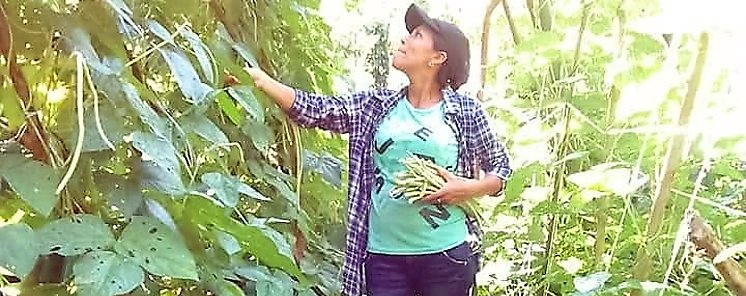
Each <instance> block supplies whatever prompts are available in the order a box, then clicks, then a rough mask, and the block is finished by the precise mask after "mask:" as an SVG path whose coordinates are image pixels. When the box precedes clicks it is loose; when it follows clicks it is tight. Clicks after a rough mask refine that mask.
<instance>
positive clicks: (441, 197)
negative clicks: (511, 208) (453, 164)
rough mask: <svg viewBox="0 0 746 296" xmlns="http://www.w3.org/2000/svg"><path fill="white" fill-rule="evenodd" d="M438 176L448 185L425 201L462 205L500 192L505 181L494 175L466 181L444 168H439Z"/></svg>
mask: <svg viewBox="0 0 746 296" xmlns="http://www.w3.org/2000/svg"><path fill="white" fill-rule="evenodd" d="M438 174H439V175H440V176H441V177H442V178H443V179H444V180H445V181H446V184H445V185H443V187H442V188H440V190H438V191H436V192H434V193H433V194H430V195H428V196H426V197H424V198H423V199H422V200H423V201H425V202H430V203H434V204H461V203H463V202H466V201H468V200H470V199H472V198H475V197H477V196H484V195H489V194H493V193H495V192H498V191H500V190H501V189H502V187H503V180H502V179H500V178H499V177H497V176H494V175H487V176H485V177H484V178H482V179H481V180H474V179H464V178H460V177H458V176H456V175H454V174H453V173H451V172H449V171H447V170H444V169H443V168H438Z"/></svg>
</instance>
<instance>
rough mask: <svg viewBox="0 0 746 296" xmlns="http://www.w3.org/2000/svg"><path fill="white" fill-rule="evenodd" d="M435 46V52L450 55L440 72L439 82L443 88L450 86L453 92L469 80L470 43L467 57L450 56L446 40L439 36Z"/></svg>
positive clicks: (436, 38)
mask: <svg viewBox="0 0 746 296" xmlns="http://www.w3.org/2000/svg"><path fill="white" fill-rule="evenodd" d="M433 46H434V48H435V50H438V51H444V52H446V54H447V55H448V57H447V58H446V61H445V62H444V63H443V66H441V68H440V70H438V82H439V83H440V85H442V86H448V87H450V88H452V89H453V90H457V89H458V88H459V87H461V86H462V85H464V83H466V81H468V80H469V50H468V43H467V50H466V54H465V55H463V54H462V55H458V54H453V55H451V54H448V52H447V51H446V48H447V46H445V40H443V38H441V37H440V35H437V34H436V35H435V40H434V44H433Z"/></svg>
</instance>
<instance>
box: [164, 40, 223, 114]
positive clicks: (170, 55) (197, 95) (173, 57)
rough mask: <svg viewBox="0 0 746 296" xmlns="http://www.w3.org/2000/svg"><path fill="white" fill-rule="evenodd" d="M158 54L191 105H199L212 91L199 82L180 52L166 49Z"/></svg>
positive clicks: (195, 72) (192, 68) (186, 59)
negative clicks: (164, 61)
mask: <svg viewBox="0 0 746 296" xmlns="http://www.w3.org/2000/svg"><path fill="white" fill-rule="evenodd" d="M160 52H161V55H162V56H163V58H164V59H165V60H166V63H167V64H168V67H169V68H171V74H173V76H174V78H175V79H176V83H177V84H178V85H179V89H181V92H182V93H183V94H184V97H186V98H187V99H188V101H190V102H192V103H200V102H201V101H202V100H203V99H205V98H206V97H207V94H208V93H210V92H211V91H212V87H210V86H209V85H207V84H205V83H204V82H202V81H201V80H200V78H199V75H197V71H195V70H194V67H192V63H191V62H189V59H188V58H187V57H186V55H185V54H184V53H183V52H181V51H177V50H174V49H168V48H165V49H160Z"/></svg>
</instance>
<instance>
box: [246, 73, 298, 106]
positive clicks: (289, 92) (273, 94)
mask: <svg viewBox="0 0 746 296" xmlns="http://www.w3.org/2000/svg"><path fill="white" fill-rule="evenodd" d="M244 71H246V73H248V74H249V76H251V79H253V80H254V85H255V86H256V87H257V88H258V89H260V90H261V91H263V92H264V93H266V94H267V95H268V96H269V97H270V98H272V100H274V101H275V103H277V105H278V106H280V108H281V109H282V110H284V111H288V110H290V107H292V106H293V102H294V101H295V90H294V89H292V88H291V87H289V86H287V85H284V84H282V83H280V82H279V81H277V80H275V79H273V78H272V77H270V76H269V75H267V73H265V72H264V71H262V69H260V68H252V67H244Z"/></svg>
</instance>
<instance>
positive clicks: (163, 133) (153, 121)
mask: <svg viewBox="0 0 746 296" xmlns="http://www.w3.org/2000/svg"><path fill="white" fill-rule="evenodd" d="M122 91H123V92H124V97H125V98H126V99H127V101H128V102H129V104H130V106H132V108H133V109H135V111H136V112H137V114H138V117H139V118H140V120H141V121H142V122H143V123H145V124H147V125H148V126H150V129H151V130H152V131H153V132H154V133H156V134H157V135H158V136H160V137H167V136H168V135H169V134H170V131H169V129H168V126H167V125H166V123H165V122H164V120H163V118H162V117H160V116H159V115H158V114H157V113H155V111H153V108H151V107H150V106H148V104H146V103H145V102H144V101H143V100H142V99H141V98H140V95H139V94H138V93H137V88H135V87H134V86H133V85H132V84H129V83H124V84H123V85H122Z"/></svg>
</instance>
